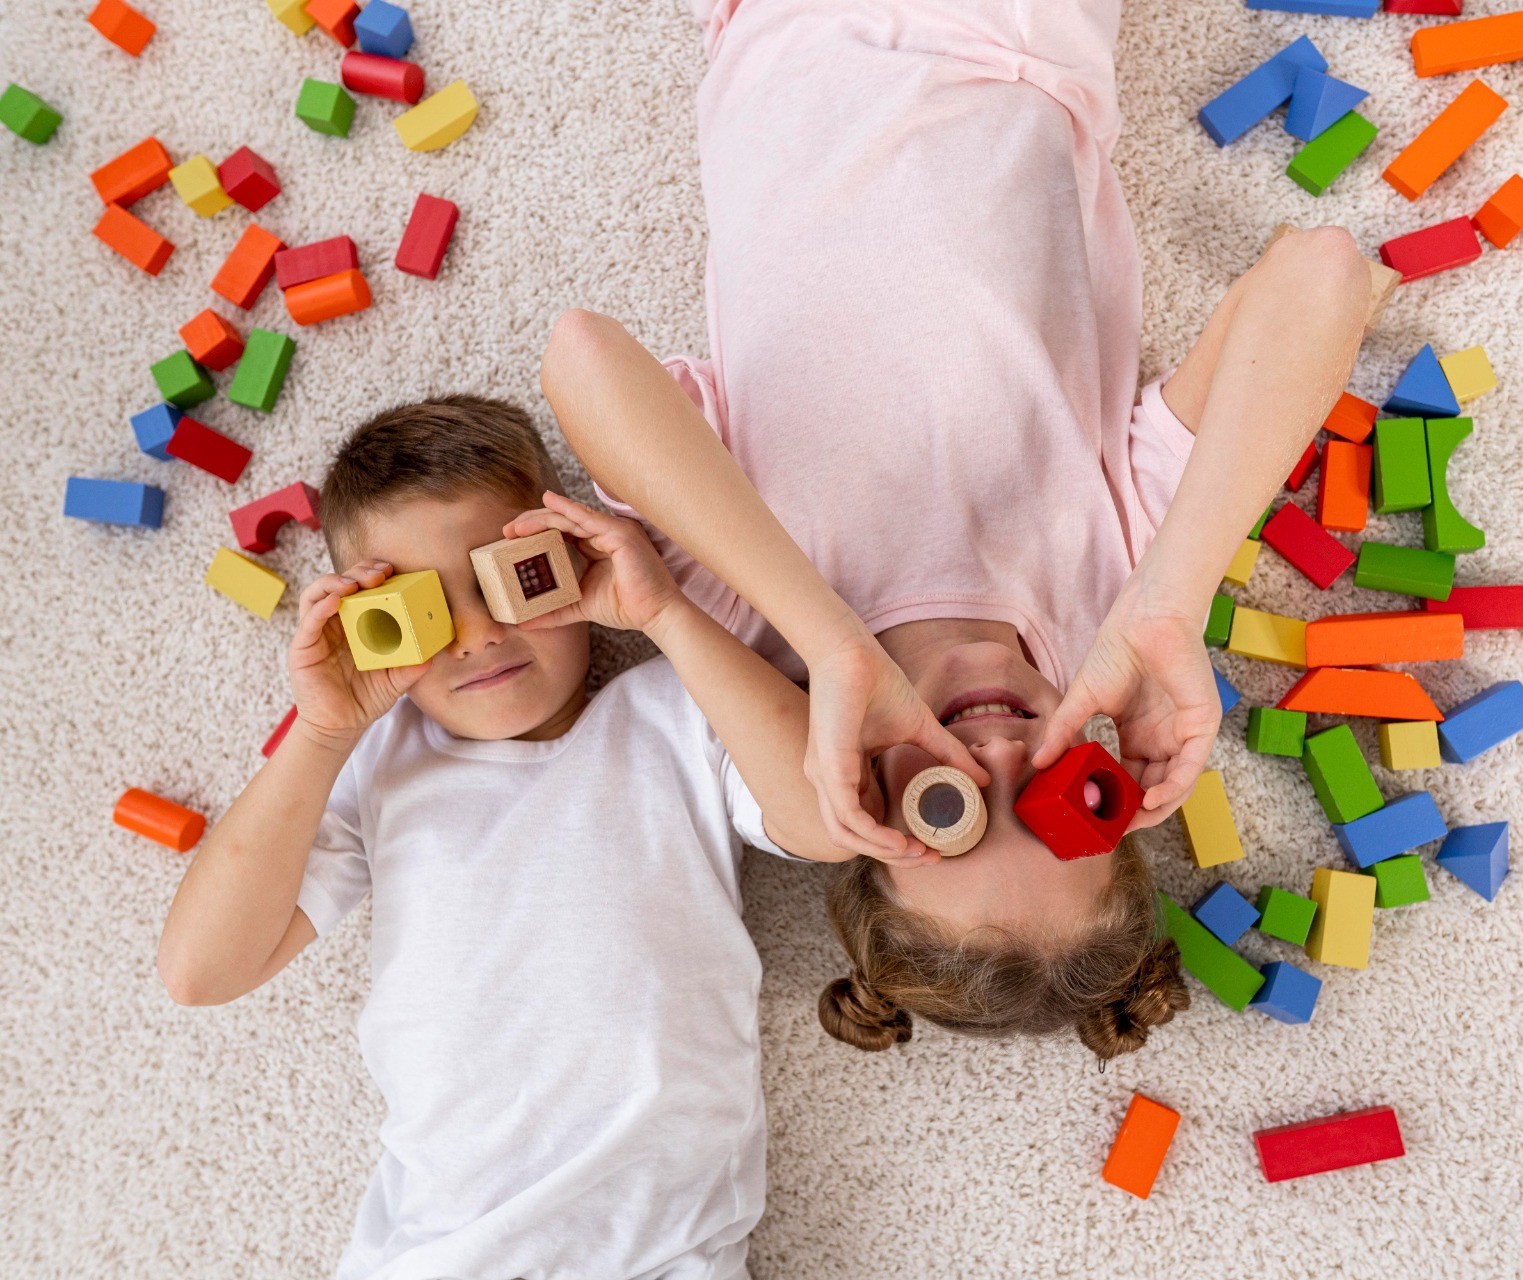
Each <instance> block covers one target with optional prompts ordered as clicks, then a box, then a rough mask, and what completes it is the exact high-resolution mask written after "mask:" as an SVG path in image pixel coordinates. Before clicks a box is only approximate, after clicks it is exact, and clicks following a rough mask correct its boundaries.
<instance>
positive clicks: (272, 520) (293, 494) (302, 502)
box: [227, 480, 323, 555]
mask: <svg viewBox="0 0 1523 1280" xmlns="http://www.w3.org/2000/svg"><path fill="white" fill-rule="evenodd" d="M227 518H228V519H229V520H231V521H232V522H233V535H234V536H235V537H236V538H237V539H238V545H239V546H240V547H242V548H243V549H244V550H245V551H252V552H254V553H255V554H256V555H262V554H263V553H264V552H266V551H271V550H273V549H274V547H275V535H276V534H278V533H279V532H280V530H281V529H282V528H283V527H284V526H285V525H286V524H287V523H288V522H290V521H292V520H298V521H300V522H301V523H302V524H304V525H306V526H307V528H309V529H321V528H322V527H323V526H322V522H321V521H319V520H318V518H317V490H316V489H314V488H313V487H312V486H311V485H309V484H307V483H306V482H305V481H302V480H298V481H297V482H296V483H295V484H288V485H287V486H286V487H285V488H284V489H276V490H275V492H274V493H267V494H265V496H264V497H262V498H260V499H258V500H257V501H255V502H250V503H248V504H247V505H246V506H242V507H235V508H233V510H231V511H229V512H228V513H227Z"/></svg>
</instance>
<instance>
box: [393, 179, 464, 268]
mask: <svg viewBox="0 0 1523 1280" xmlns="http://www.w3.org/2000/svg"><path fill="white" fill-rule="evenodd" d="M459 217H460V209H459V206H458V205H456V204H455V203H454V201H452V200H445V199H442V198H441V197H439V196H431V195H428V194H427V193H425V194H423V195H420V196H419V197H418V199H417V203H415V204H414V205H413V207H412V216H411V217H410V218H408V219H407V230H406V231H404V232H403V233H402V243H401V245H400V246H399V247H398V248H397V259H396V263H397V270H398V271H405V272H407V274H408V275H412V276H422V277H423V278H424V279H425V280H433V279H435V278H437V276H438V275H439V265H440V263H442V262H443V261H444V253H445V250H447V249H448V248H449V246H450V241H451V240H452V239H453V238H454V235H455V223H456V221H457V220H458V219H459Z"/></svg>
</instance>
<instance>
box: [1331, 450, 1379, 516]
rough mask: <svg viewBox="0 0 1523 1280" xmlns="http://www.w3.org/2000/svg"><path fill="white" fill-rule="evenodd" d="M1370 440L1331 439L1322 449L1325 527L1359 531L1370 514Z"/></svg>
mask: <svg viewBox="0 0 1523 1280" xmlns="http://www.w3.org/2000/svg"><path fill="white" fill-rule="evenodd" d="M1374 456H1375V451H1374V450H1373V449H1372V448H1370V446H1369V445H1367V444H1353V443H1351V442H1350V441H1347V440H1329V441H1328V442H1327V444H1326V445H1325V446H1324V447H1323V450H1322V475H1321V477H1320V478H1319V479H1318V481H1317V519H1318V521H1319V522H1320V523H1321V525H1322V527H1323V528H1324V529H1342V530H1343V531H1344V532H1346V533H1358V532H1359V531H1360V530H1361V529H1363V528H1364V526H1365V524H1366V523H1367V522H1368V520H1369V518H1370V463H1371V461H1372V460H1373V458H1374Z"/></svg>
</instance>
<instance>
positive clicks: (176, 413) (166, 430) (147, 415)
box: [130, 404, 185, 462]
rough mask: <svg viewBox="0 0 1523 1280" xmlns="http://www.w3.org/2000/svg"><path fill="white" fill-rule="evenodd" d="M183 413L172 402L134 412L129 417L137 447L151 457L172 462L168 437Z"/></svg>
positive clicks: (177, 424) (178, 423)
mask: <svg viewBox="0 0 1523 1280" xmlns="http://www.w3.org/2000/svg"><path fill="white" fill-rule="evenodd" d="M184 416H185V415H184V414H183V413H182V412H180V410H178V409H176V408H175V407H174V405H172V404H156V405H154V406H153V408H151V409H144V410H143V412H142V413H134V414H133V415H132V417H131V419H130V421H131V423H132V434H133V435H135V436H136V437H137V447H138V448H139V449H141V450H142V451H143V452H144V453H146V454H147V455H148V456H149V457H151V458H158V459H160V460H161V461H163V462H173V461H174V459H173V458H172V457H171V456H170V453H169V438H170V437H171V436H172V435H174V433H175V428H176V427H177V426H179V425H180V419H181V418H183V417H184Z"/></svg>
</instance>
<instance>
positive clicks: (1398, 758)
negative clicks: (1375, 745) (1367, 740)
mask: <svg viewBox="0 0 1523 1280" xmlns="http://www.w3.org/2000/svg"><path fill="white" fill-rule="evenodd" d="M1377 732H1378V734H1379V736H1380V763H1381V764H1383V765H1385V767H1386V768H1387V769H1437V768H1438V767H1439V766H1440V765H1441V764H1443V762H1444V760H1443V757H1442V756H1441V755H1440V754H1439V750H1438V724H1437V722H1435V721H1433V720H1393V721H1391V722H1390V723H1389V724H1383V725H1381V726H1380V728H1379V729H1378V730H1377Z"/></svg>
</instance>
